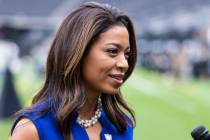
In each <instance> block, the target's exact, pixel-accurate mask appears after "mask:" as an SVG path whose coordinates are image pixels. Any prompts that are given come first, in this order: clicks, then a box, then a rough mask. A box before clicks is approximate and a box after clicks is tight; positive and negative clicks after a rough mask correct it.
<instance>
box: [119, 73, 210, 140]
mask: <svg viewBox="0 0 210 140" xmlns="http://www.w3.org/2000/svg"><path fill="white" fill-rule="evenodd" d="M209 84H210V82H209V81H201V80H199V81H198V80H190V81H188V80H175V79H173V78H171V77H166V76H160V75H159V74H157V73H150V72H147V71H143V70H139V69H136V71H135V72H134V74H133V75H132V77H131V78H130V79H129V80H128V82H127V84H126V85H125V86H124V87H123V90H124V92H125V97H126V98H127V99H128V101H129V102H130V104H131V106H132V107H133V108H134V109H135V112H136V119H137V126H136V129H135V140H138V139H141V140H151V139H156V140H169V139H170V140H192V138H191V135H190V133H191V130H192V129H193V128H194V127H195V126H196V125H197V124H200V123H201V124H204V125H205V126H206V127H208V128H210V92H209V91H210V86H209Z"/></svg>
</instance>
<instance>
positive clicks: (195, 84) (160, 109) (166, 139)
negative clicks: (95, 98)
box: [0, 65, 210, 140]
mask: <svg viewBox="0 0 210 140" xmlns="http://www.w3.org/2000/svg"><path fill="white" fill-rule="evenodd" d="M25 70H26V71H24V73H23V74H20V75H16V80H15V81H16V82H15V83H16V87H17V90H18V93H19V97H20V99H21V102H22V103H23V104H24V105H27V104H29V102H30V99H31V98H32V94H33V93H34V92H35V91H36V90H37V89H38V88H40V86H41V83H42V82H41V79H40V78H37V77H36V75H35V74H34V73H35V72H34V71H33V65H29V66H27V67H26V69H25ZM29 75H30V77H29ZM209 85H210V81H208V80H177V79H174V78H172V77H167V76H163V75H160V74H158V73H155V72H149V71H145V70H142V69H139V68H137V69H136V70H135V71H134V73H133V75H132V76H131V77H130V78H129V79H128V81H127V82H126V84H125V85H124V86H123V87H122V90H123V94H124V96H125V98H126V99H127V100H128V102H129V104H130V105H131V106H132V107H133V109H134V110H135V113H136V120H137V124H136V128H135V130H134V139H135V140H139V139H140V140H152V139H155V140H192V138H191V136H190V132H191V130H192V129H193V128H194V127H195V126H196V125H197V124H200V123H201V124H204V125H205V126H206V127H207V128H209V129H210V86H209ZM10 127H11V120H5V121H3V122H0V136H1V140H6V139H7V138H8V134H9V130H10Z"/></svg>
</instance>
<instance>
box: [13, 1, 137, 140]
mask: <svg viewBox="0 0 210 140" xmlns="http://www.w3.org/2000/svg"><path fill="white" fill-rule="evenodd" d="M135 63H136V40H135V33H134V28H133V25H132V22H131V20H130V18H129V17H128V16H127V15H126V14H125V13H123V12H121V11H119V9H117V8H115V7H112V6H110V5H107V4H99V3H94V2H89V3H85V4H83V5H81V6H80V7H79V8H78V9H76V10H75V11H73V12H72V13H71V14H70V15H69V16H67V17H66V19H65V20H64V21H63V23H62V25H61V26H60V28H59V30H58V32H57V34H56V36H55V39H54V41H53V43H52V46H51V48H50V51H49V54H48V58H47V68H46V80H45V83H44V86H43V87H42V89H41V90H40V91H39V92H38V94H37V95H36V96H35V97H34V98H33V101H32V106H31V107H29V108H27V109H25V110H22V111H20V112H19V113H18V114H17V119H16V121H15V123H14V125H13V128H12V131H11V133H12V136H11V139H12V140H28V139H30V140H31V139H34V140H38V139H39V140H52V139H53V140H73V139H74V140H88V139H90V140H111V139H113V140H122V139H125V140H131V139H133V138H132V136H133V127H134V126H135V118H134V113H133V111H132V109H131V108H129V107H128V105H127V104H126V102H125V100H124V99H123V97H122V95H121V92H120V86H121V85H122V84H123V83H124V82H125V80H126V79H127V78H128V77H129V76H130V74H131V73H132V71H133V69H134V65H135ZM125 111H126V112H127V113H128V114H130V115H127V114H126V113H125Z"/></svg>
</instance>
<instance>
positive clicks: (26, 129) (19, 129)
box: [11, 118, 39, 140]
mask: <svg viewBox="0 0 210 140" xmlns="http://www.w3.org/2000/svg"><path fill="white" fill-rule="evenodd" d="M20 139H21V140H28V139H33V140H39V136H38V132H37V129H36V127H35V125H34V124H33V122H32V121H31V120H29V119H27V118H21V119H20V120H19V121H18V122H17V124H16V126H15V128H14V129H13V133H12V135H11V140H20Z"/></svg>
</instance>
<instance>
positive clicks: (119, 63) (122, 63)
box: [116, 54, 129, 73]
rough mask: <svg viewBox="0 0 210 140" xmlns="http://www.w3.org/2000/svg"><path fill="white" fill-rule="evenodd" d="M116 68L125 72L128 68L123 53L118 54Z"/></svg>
mask: <svg viewBox="0 0 210 140" xmlns="http://www.w3.org/2000/svg"><path fill="white" fill-rule="evenodd" d="M116 66H117V68H119V69H120V70H121V71H122V72H124V73H125V72H126V71H127V70H128V67H129V65H128V60H127V59H126V57H125V55H124V54H123V56H120V57H119V59H118V61H117V63H116Z"/></svg>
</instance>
